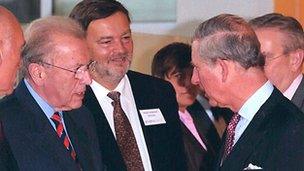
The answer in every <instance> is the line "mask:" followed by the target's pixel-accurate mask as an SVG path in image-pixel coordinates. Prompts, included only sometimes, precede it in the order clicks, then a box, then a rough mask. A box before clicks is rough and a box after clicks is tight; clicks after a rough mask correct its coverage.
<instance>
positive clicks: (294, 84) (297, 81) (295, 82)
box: [283, 74, 303, 100]
mask: <svg viewBox="0 0 304 171" xmlns="http://www.w3.org/2000/svg"><path fill="white" fill-rule="evenodd" d="M302 79H303V75H302V74H299V75H298V76H297V78H296V79H294V80H293V82H292V83H291V84H290V86H289V87H288V88H287V90H286V91H285V92H284V93H283V95H284V96H285V97H287V98H288V99H289V100H291V99H292V97H293V95H294V94H295V92H296V90H297V88H298V87H299V85H300V83H301V81H302Z"/></svg>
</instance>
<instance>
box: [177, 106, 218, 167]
mask: <svg viewBox="0 0 304 171" xmlns="http://www.w3.org/2000/svg"><path fill="white" fill-rule="evenodd" d="M187 111H188V112H189V113H190V115H191V117H192V119H193V123H194V126H195V128H196V130H197V132H198V134H199V136H200V138H201V139H202V141H203V142H204V144H205V145H206V147H207V151H206V150H205V149H204V148H203V147H202V146H201V145H200V143H199V142H198V141H197V139H196V138H195V137H194V136H193V135H192V133H191V132H190V130H189V129H188V128H187V127H186V126H185V125H184V124H183V123H182V130H183V140H184V145H185V152H186V156H187V165H188V170H189V171H196V170H210V169H211V168H212V166H213V162H214V159H215V155H216V154H217V152H218V151H219V148H220V141H221V139H220V137H219V135H218V133H217V131H216V128H215V127H214V125H213V123H212V121H211V120H210V118H209V116H208V114H207V113H206V112H205V109H204V108H203V107H202V105H201V104H200V103H199V102H198V101H195V102H194V103H193V104H192V105H191V106H188V107H187Z"/></svg>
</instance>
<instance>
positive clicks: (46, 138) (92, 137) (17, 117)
mask: <svg viewBox="0 0 304 171" xmlns="http://www.w3.org/2000/svg"><path fill="white" fill-rule="evenodd" d="M88 112H89V111H88V110H87V109H86V108H83V107H82V108H80V109H79V110H73V111H69V112H64V113H63V115H64V121H65V125H66V128H67V131H68V134H69V137H70V139H71V142H72V145H73V147H74V149H75V152H76V154H77V157H78V159H79V164H80V166H81V168H82V169H83V170H89V171H91V170H102V169H103V168H102V167H103V166H102V160H101V157H100V153H99V152H98V151H99V150H98V149H99V144H98V139H97V136H96V132H95V126H94V122H93V119H92V118H91V116H90V114H88ZM0 113H1V125H2V127H1V132H2V135H1V138H0V150H1V154H0V159H1V162H0V163H6V165H7V168H8V170H18V169H17V168H19V170H50V171H55V170H56V171H59V170H62V171H67V170H79V166H78V165H77V164H76V162H75V161H74V160H73V159H72V158H71V156H70V153H69V152H68V151H67V150H66V148H65V147H64V145H63V144H62V143H61V141H60V140H59V137H58V136H57V133H56V131H55V130H54V128H53V127H52V125H51V124H50V122H49V120H48V119H47V117H46V116H45V114H44V113H43V111H42V109H41V108H40V107H39V105H38V104H37V103H36V101H35V100H34V98H33V97H32V96H31V94H30V93H29V91H28V90H27V88H26V86H25V83H24V82H23V81H21V82H20V84H19V86H18V87H17V88H16V90H15V91H14V93H13V94H12V95H10V96H7V97H5V98H4V99H2V100H1V102H0ZM91 119H92V120H91Z"/></svg>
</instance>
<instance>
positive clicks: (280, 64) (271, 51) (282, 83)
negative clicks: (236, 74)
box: [250, 13, 304, 112]
mask: <svg viewBox="0 0 304 171" xmlns="http://www.w3.org/2000/svg"><path fill="white" fill-rule="evenodd" d="M250 24H251V26H252V27H253V28H254V30H255V33H256V35H257V36H258V39H259V41H260V43H261V51H262V53H263V54H264V56H265V66H264V70H265V74H266V76H267V77H268V79H269V80H270V81H271V82H272V83H273V84H274V85H275V86H276V87H277V88H278V89H279V90H280V91H281V92H282V93H283V95H284V96H285V97H287V98H288V99H289V100H291V101H292V102H293V103H294V104H295V105H296V106H298V107H299V108H300V109H301V111H302V112H304V79H303V74H302V70H303V58H304V32H303V27H302V26H301V24H300V23H299V22H298V21H297V20H296V19H295V18H293V17H289V16H284V15H282V14H278V13H270V14H266V15H263V16H260V17H257V18H254V19H252V20H251V21H250Z"/></svg>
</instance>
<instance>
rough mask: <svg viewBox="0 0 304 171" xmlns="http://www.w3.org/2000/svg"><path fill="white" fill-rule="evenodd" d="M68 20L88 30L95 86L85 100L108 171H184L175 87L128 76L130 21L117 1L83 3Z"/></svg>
mask: <svg viewBox="0 0 304 171" xmlns="http://www.w3.org/2000/svg"><path fill="white" fill-rule="evenodd" d="M70 17H72V18H74V19H75V20H77V21H79V22H80V23H81V25H82V26H83V28H84V29H85V30H86V34H87V43H88V45H89V49H90V54H91V57H92V59H93V61H94V62H93V64H92V65H91V72H90V73H91V75H92V78H93V82H92V84H91V85H90V88H89V89H88V91H87V92H86V95H85V102H84V103H85V105H86V106H87V107H88V108H89V109H90V110H91V112H92V113H93V116H94V118H95V122H96V125H97V133H98V136H99V141H100V147H101V152H102V156H103V160H104V163H105V164H106V165H107V166H108V169H109V170H146V171H149V170H185V169H186V167H185V165H186V164H185V156H184V152H183V143H182V137H181V128H180V123H179V117H178V106H177V101H176V98H175V93H174V89H173V87H172V86H171V85H170V84H169V83H168V82H165V81H163V80H160V79H157V78H153V77H151V76H147V75H144V74H141V73H137V72H133V71H128V69H129V67H130V64H131V60H132V53H133V41H132V35H131V30H130V22H131V21H130V18H129V13H128V11H127V9H125V8H124V6H123V5H122V4H120V3H119V2H117V1H93V2H92V1H82V2H80V3H79V4H77V5H76V7H75V8H74V9H73V11H72V12H71V14H70Z"/></svg>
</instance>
